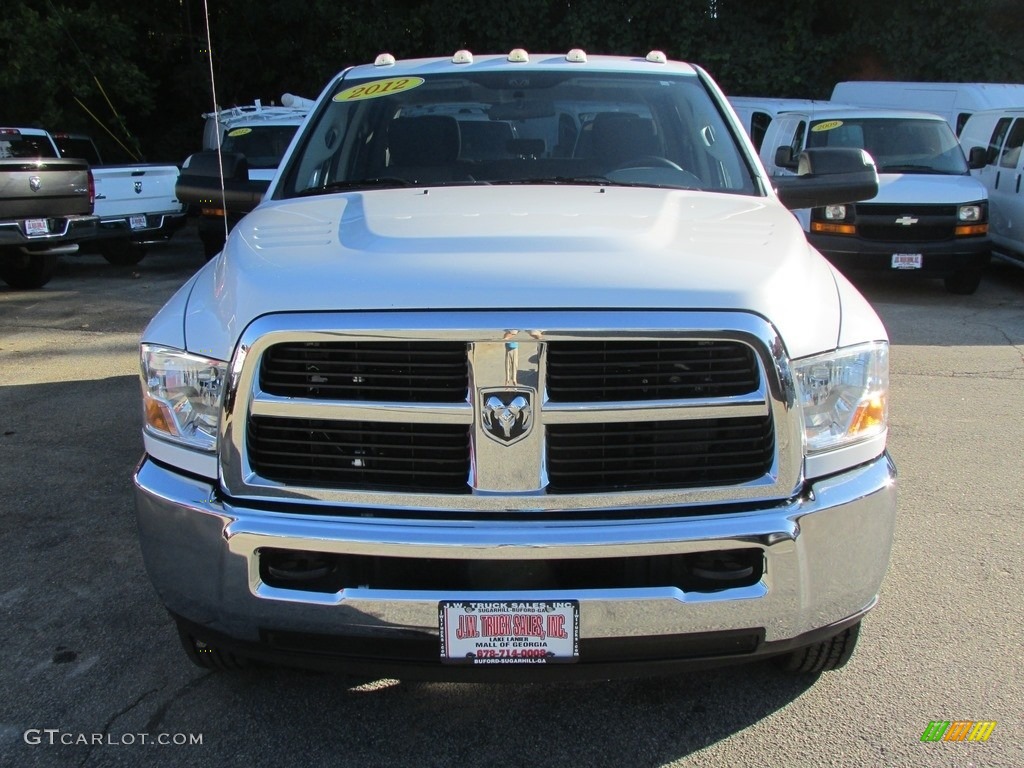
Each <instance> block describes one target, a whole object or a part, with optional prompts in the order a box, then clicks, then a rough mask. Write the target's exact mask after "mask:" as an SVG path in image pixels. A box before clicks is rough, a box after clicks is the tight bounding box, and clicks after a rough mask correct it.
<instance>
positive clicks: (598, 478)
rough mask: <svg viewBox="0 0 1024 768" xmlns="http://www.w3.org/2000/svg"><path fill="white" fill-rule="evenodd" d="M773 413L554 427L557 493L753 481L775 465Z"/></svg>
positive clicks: (551, 456) (551, 448)
mask: <svg viewBox="0 0 1024 768" xmlns="http://www.w3.org/2000/svg"><path fill="white" fill-rule="evenodd" d="M774 448H775V441H774V438H773V435H772V422H771V418H770V417H767V416H766V417H763V418H744V419H708V420H701V421H648V422H641V423H625V424H555V425H552V426H551V427H549V428H548V473H549V476H550V480H551V484H550V486H549V490H550V491H551V492H552V493H594V492H597V491H623V490H634V489H657V488H693V487H697V486H716V485H726V484H738V483H743V482H749V481H751V480H754V479H756V478H758V477H760V476H761V475H763V474H764V473H765V472H766V471H768V469H769V468H770V467H771V463H772V457H773V455H774Z"/></svg>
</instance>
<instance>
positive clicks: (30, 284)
mask: <svg viewBox="0 0 1024 768" xmlns="http://www.w3.org/2000/svg"><path fill="white" fill-rule="evenodd" d="M56 271H57V255H56V254H53V253H48V254H40V255H32V256H29V255H26V254H19V255H18V256H15V257H14V258H13V259H11V260H7V257H5V256H0V279H2V280H3V281H4V282H5V283H7V284H8V285H9V286H11V288H14V289H16V290H19V291H24V290H31V289H34V288H42V287H43V286H44V285H46V284H47V283H48V282H50V278H51V277H53V274H54V272H56Z"/></svg>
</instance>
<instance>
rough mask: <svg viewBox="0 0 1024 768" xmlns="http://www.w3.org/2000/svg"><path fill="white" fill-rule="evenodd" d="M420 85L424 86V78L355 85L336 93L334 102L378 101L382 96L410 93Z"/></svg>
mask: <svg viewBox="0 0 1024 768" xmlns="http://www.w3.org/2000/svg"><path fill="white" fill-rule="evenodd" d="M418 85H423V78H422V77H392V78H388V79H387V80H374V81H373V82H372V83H363V84H362V85H353V86H352V87H351V88H346V89H345V90H344V91H342V92H341V93H336V94H335V95H334V101H361V100H363V99H378V98H380V97H381V96H390V95H391V94H393V93H401V92H402V91H408V90H410V89H412V88H415V87H416V86H418Z"/></svg>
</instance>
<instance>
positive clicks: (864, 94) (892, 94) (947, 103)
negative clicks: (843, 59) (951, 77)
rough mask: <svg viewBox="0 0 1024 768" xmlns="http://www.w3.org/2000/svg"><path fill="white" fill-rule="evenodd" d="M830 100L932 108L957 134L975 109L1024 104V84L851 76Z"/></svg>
mask: <svg viewBox="0 0 1024 768" xmlns="http://www.w3.org/2000/svg"><path fill="white" fill-rule="evenodd" d="M832 101H842V102H845V103H847V104H855V105H857V106H860V107H882V108H888V109H914V110H919V111H921V112H931V113H933V114H936V115H939V116H940V117H943V118H945V120H946V122H947V123H949V125H950V127H951V128H952V129H953V130H954V131H955V132H956V134H957V136H959V135H960V132H961V131H962V130H963V127H964V125H965V124H966V123H967V119H968V118H969V117H970V116H971V115H972V114H974V113H975V112H978V111H981V110H988V109H996V108H998V107H1024V85H1021V84H1017V83H903V82H887V81H879V80H853V81H848V82H842V83H836V87H835V88H834V89H833V90H832Z"/></svg>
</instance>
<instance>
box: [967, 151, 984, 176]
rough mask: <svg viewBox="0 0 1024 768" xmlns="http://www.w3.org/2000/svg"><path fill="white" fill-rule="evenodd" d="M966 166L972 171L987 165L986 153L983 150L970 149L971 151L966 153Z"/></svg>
mask: <svg viewBox="0 0 1024 768" xmlns="http://www.w3.org/2000/svg"><path fill="white" fill-rule="evenodd" d="M967 165H968V167H969V168H970V169H971V170H972V171H976V170H978V169H979V168H984V167H985V166H986V165H988V152H986V151H985V148H984V147H971V151H970V152H968V153H967Z"/></svg>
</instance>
